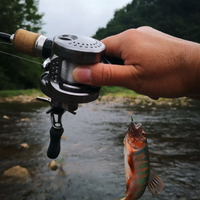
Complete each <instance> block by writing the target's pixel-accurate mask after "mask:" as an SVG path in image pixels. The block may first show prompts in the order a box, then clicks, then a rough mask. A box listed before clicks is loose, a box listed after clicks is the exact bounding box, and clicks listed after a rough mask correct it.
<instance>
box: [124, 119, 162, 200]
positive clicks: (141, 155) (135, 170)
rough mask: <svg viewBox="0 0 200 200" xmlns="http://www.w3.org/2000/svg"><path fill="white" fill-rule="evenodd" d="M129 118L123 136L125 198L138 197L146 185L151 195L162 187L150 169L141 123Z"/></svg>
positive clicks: (130, 199) (160, 181)
mask: <svg viewBox="0 0 200 200" xmlns="http://www.w3.org/2000/svg"><path fill="white" fill-rule="evenodd" d="M131 119H132V121H131V124H130V126H129V129H128V131H127V133H126V136H125V138H124V164H125V177H126V197H125V198H124V199H125V200H137V199H139V198H140V197H141V196H142V195H143V193H144V191H145V189H146V187H147V186H148V189H149V191H150V192H151V194H152V195H153V196H155V195H156V194H158V192H160V191H162V190H163V188H164V183H163V182H162V180H161V179H160V178H159V177H158V176H157V175H155V174H153V173H152V172H151V171H150V162H149V151H148V145H147V139H146V135H145V132H144V130H143V128H142V124H136V125H135V124H134V123H133V118H132V117H131Z"/></svg>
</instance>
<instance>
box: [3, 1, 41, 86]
mask: <svg viewBox="0 0 200 200" xmlns="http://www.w3.org/2000/svg"><path fill="white" fill-rule="evenodd" d="M38 3H39V1H38V0H6V1H5V2H4V3H0V13H1V15H0V32H5V33H9V34H13V33H15V31H16V30H17V29H19V28H23V29H25V30H29V31H32V32H36V33H38V32H39V31H40V30H41V28H42V24H43V23H42V17H43V14H39V13H38ZM0 51H4V52H8V53H10V54H16V53H15V52H14V51H13V49H12V46H8V45H5V44H2V43H0ZM20 56H22V57H25V58H28V59H30V60H33V59H34V60H35V61H39V62H41V60H38V59H35V58H32V57H28V56H25V55H20ZM41 73H42V70H41V67H40V66H39V65H37V64H33V63H31V62H27V61H25V60H21V59H18V58H15V57H11V56H8V55H5V54H2V53H1V54H0V89H1V90H2V89H27V88H36V87H38V86H39V77H40V75H41Z"/></svg>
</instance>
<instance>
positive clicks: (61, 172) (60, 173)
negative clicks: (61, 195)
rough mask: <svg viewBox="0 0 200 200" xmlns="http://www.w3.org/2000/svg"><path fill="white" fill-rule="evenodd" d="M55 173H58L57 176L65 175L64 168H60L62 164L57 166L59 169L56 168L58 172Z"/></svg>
mask: <svg viewBox="0 0 200 200" xmlns="http://www.w3.org/2000/svg"><path fill="white" fill-rule="evenodd" d="M57 175H58V176H62V177H63V176H65V175H66V173H65V171H64V169H63V168H62V165H61V166H60V167H59V170H58V174H57Z"/></svg>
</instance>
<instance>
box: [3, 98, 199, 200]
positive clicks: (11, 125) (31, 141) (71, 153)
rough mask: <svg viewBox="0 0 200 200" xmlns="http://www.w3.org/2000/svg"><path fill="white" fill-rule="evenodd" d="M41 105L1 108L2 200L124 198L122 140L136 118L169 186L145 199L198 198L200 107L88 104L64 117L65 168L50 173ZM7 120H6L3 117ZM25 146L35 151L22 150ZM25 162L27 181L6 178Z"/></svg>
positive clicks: (47, 124) (61, 163)
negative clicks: (23, 144)
mask: <svg viewBox="0 0 200 200" xmlns="http://www.w3.org/2000/svg"><path fill="white" fill-rule="evenodd" d="M47 109H48V107H47V105H45V104H43V103H40V102H39V103H37V102H32V103H16V102H13V103H0V127H1V130H0V199H1V200H12V199H13V200H53V199H56V200H80V199H84V200H87V199H88V200H93V199H94V200H116V199H120V198H122V197H124V196H125V190H126V189H125V176H124V163H123V138H124V136H125V131H126V130H127V128H128V125H129V123H130V121H131V116H132V115H133V117H134V121H136V122H140V123H142V124H143V127H144V130H145V132H146V136H147V138H148V143H149V151H150V160H151V166H152V170H153V172H154V173H156V174H157V175H159V177H160V178H161V179H162V180H163V182H164V183H165V188H164V190H163V191H162V192H161V193H160V194H159V195H158V196H156V197H152V196H151V194H150V193H149V191H148V190H146V191H145V193H144V195H143V196H142V198H141V200H153V199H154V200H158V199H160V200H161V199H162V200H169V199H170V200H177V199H179V200H199V199H200V190H199V187H200V102H197V101H191V100H187V99H186V100H184V102H181V101H180V102H179V101H172V102H167V103H155V102H151V101H150V102H147V103H144V102H143V101H139V102H137V103H135V102H134V100H124V101H123V102H121V101H119V102H117V101H112V102H104V101H95V102H92V103H88V104H83V105H81V106H80V107H79V109H78V110H77V114H76V115H72V114H70V113H65V114H64V116H63V126H64V130H65V131H64V135H65V136H66V138H67V139H66V140H64V139H62V140H61V153H60V155H59V157H58V158H57V159H56V162H57V163H58V165H59V166H60V167H59V169H58V170H57V171H51V170H50V169H49V168H48V163H49V162H50V161H51V160H50V159H49V158H47V156H46V150H47V147H48V143H49V129H50V126H51V124H50V119H49V116H48V115H47V114H46V113H45V111H46V110H47ZM5 116H7V117H5ZM21 143H27V144H28V145H29V146H30V148H28V149H24V148H20V144H21ZM16 165H20V166H22V167H25V168H27V169H28V171H29V172H30V174H31V178H30V179H29V180H27V181H26V182H15V181H14V180H12V181H11V180H10V179H9V180H7V179H5V178H4V177H3V176H2V174H3V172H4V171H5V170H6V169H8V168H10V167H13V166H16Z"/></svg>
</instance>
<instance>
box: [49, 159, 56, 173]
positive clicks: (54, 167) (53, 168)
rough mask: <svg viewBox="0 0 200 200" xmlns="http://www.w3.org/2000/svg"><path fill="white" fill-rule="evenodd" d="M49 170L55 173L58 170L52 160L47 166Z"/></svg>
mask: <svg viewBox="0 0 200 200" xmlns="http://www.w3.org/2000/svg"><path fill="white" fill-rule="evenodd" d="M48 167H49V169H51V170H52V171H56V170H57V169H58V165H57V163H56V161H55V160H52V161H51V162H50V163H49V165H48Z"/></svg>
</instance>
